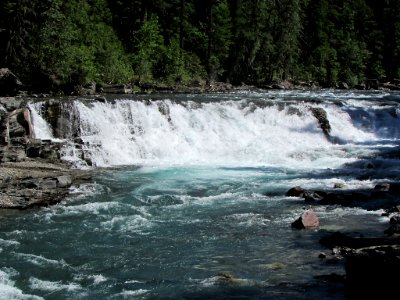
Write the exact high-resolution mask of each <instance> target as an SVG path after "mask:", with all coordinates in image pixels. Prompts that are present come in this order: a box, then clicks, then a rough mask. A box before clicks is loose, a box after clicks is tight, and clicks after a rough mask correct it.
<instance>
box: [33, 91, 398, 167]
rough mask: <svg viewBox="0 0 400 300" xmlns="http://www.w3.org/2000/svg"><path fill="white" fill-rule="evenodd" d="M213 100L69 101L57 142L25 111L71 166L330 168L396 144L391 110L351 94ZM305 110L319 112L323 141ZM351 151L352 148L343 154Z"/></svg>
mask: <svg viewBox="0 0 400 300" xmlns="http://www.w3.org/2000/svg"><path fill="white" fill-rule="evenodd" d="M278 95H280V94H278ZM289 95H290V94H289ZM317 95H318V94H317ZM281 96H282V95H281ZM215 97H218V95H212V96H210V97H209V98H205V99H202V98H201V96H199V99H193V96H191V97H188V99H187V100H185V101H182V100H179V101H178V100H176V99H174V98H173V97H172V98H168V97H165V98H164V99H157V100H153V99H151V98H150V99H146V100H138V99H116V100H112V101H109V102H104V103H103V102H96V101H87V100H86V101H85V100H83V99H82V100H79V99H78V100H72V101H69V102H68V103H66V104H62V105H61V110H62V109H64V110H65V111H67V112H68V114H67V117H68V118H69V120H67V121H66V123H69V126H66V127H64V128H63V131H62V132H61V133H60V129H58V135H59V136H54V130H53V131H52V128H51V126H50V125H49V124H48V122H46V121H45V118H44V117H43V103H40V102H38V103H32V104H31V105H30V109H31V111H32V116H33V123H34V130H35V136H36V137H37V138H39V139H49V138H50V139H51V138H64V139H65V140H66V141H67V145H66V146H65V147H64V148H63V158H64V159H66V160H69V161H72V162H75V163H76V165H79V166H84V165H87V164H88V163H89V164H90V165H92V166H97V167H108V166H118V165H208V166H216V165H220V166H223V165H231V166H279V167H288V168H304V169H307V168H320V167H325V168H331V167H336V166H338V165H342V164H344V163H347V162H352V161H354V159H355V156H354V153H355V152H357V151H360V149H361V151H363V150H362V146H371V145H373V144H379V141H381V140H387V139H396V138H398V137H399V136H400V132H399V128H400V126H399V125H400V122H399V118H398V114H399V111H400V110H399V109H398V108H397V107H392V106H391V107H388V106H381V105H379V103H376V104H375V103H374V104H371V102H369V101H368V99H364V98H362V99H361V100H360V99H357V98H356V97H355V95H353V94H349V95H345V96H342V98H338V97H337V96H335V98H332V99H330V98H329V94H328V95H325V97H328V100H325V101H315V98H317V97H316V95H315V94H307V95H303V97H305V98H304V99H305V100H303V101H299V100H296V101H293V100H292V99H291V98H290V97H289V98H288V97H286V98H282V97H281V98H276V97H277V96H276V95H275V96H274V97H272V96H270V95H269V96H268V95H264V97H260V95H259V94H256V95H252V94H251V93H250V95H247V96H246V97H244V96H243V95H241V94H240V93H239V94H232V95H231V96H230V97H229V94H223V95H222V96H220V98H219V99H220V100H216V98H215ZM254 97H257V99H256V100H254V99H253V98H254ZM310 99H311V100H310ZM329 99H330V100H329ZM338 99H339V100H340V101H341V102H337V100H338ZM311 108H322V109H323V110H325V111H326V113H327V119H328V120H329V123H330V126H331V132H330V137H331V138H330V139H327V137H326V136H325V135H324V133H323V131H322V129H321V128H320V125H319V123H318V120H317V119H316V118H315V117H314V116H313V114H312V112H311ZM76 120H79V121H78V122H76ZM77 135H79V138H80V140H79V142H80V145H77V143H76V136H77ZM353 145H358V148H357V149H356V148H355V147H350V148H351V149H350V148H349V146H353ZM364 148H365V147H364Z"/></svg>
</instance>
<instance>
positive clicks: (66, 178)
mask: <svg viewBox="0 0 400 300" xmlns="http://www.w3.org/2000/svg"><path fill="white" fill-rule="evenodd" d="M71 184H72V177H71V176H70V175H63V176H59V177H57V187H61V188H66V187H70V186H71Z"/></svg>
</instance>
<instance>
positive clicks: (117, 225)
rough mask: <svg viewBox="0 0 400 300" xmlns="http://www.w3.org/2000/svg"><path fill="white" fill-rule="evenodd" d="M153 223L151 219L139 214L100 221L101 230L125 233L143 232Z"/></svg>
mask: <svg viewBox="0 0 400 300" xmlns="http://www.w3.org/2000/svg"><path fill="white" fill-rule="evenodd" d="M153 225H154V224H153V223H152V222H151V221H149V220H148V219H146V218H144V217H142V216H140V215H133V216H116V217H113V218H112V219H111V220H109V221H105V222H101V223H100V226H101V229H102V230H105V231H111V232H115V231H117V232H125V233H129V232H135V233H143V232H144V230H146V229H149V228H151V227H153Z"/></svg>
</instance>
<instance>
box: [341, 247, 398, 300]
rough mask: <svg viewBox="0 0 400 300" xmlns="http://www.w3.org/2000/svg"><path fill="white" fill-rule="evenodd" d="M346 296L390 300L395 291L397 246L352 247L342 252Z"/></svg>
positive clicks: (396, 288) (396, 290)
mask: <svg viewBox="0 0 400 300" xmlns="http://www.w3.org/2000/svg"><path fill="white" fill-rule="evenodd" d="M345 269H346V282H345V286H346V291H347V295H348V298H349V299H386V298H387V299H391V298H393V297H396V296H395V295H396V294H398V272H399V270H400V245H382V246H375V247H366V248H362V249H358V250H352V251H350V252H349V253H348V254H347V255H346V264H345Z"/></svg>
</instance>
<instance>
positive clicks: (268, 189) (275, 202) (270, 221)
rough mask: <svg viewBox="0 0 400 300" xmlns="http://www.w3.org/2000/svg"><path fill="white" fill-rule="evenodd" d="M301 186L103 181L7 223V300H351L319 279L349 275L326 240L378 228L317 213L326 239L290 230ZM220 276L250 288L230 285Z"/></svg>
mask: <svg viewBox="0 0 400 300" xmlns="http://www.w3.org/2000/svg"><path fill="white" fill-rule="evenodd" d="M303 176H306V174H294V173H291V174H288V172H287V171H285V170H279V169H268V168H202V167H198V168H182V167H179V168H123V169H117V170H112V171H111V170H104V171H99V172H98V174H97V175H96V180H95V183H94V184H91V185H86V186H83V187H81V188H80V189H78V190H76V191H75V194H73V195H72V196H71V197H70V198H68V199H67V200H65V202H64V203H61V204H59V205H56V206H52V207H49V208H43V209H40V210H33V211H22V212H19V211H3V212H1V213H2V214H1V217H0V218H1V233H0V247H1V248H2V252H1V256H0V265H1V266H2V268H1V273H0V274H1V276H2V277H0V287H2V289H3V291H5V294H3V295H9V296H10V297H7V296H6V297H4V296H3V297H4V299H6V298H12V297H11V296H14V297H15V298H16V299H36V298H35V297H42V298H44V299H94V298H96V299H109V298H111V299H166V298H168V299H224V298H230V297H232V298H233V297H238V298H239V299H257V298H260V299H265V298H268V299H271V298H276V299H278V298H279V299H295V298H306V297H309V295H313V294H314V295H319V296H323V297H327V298H330V297H332V298H336V299H337V298H339V299H340V298H341V297H343V291H341V290H340V289H336V290H335V289H334V290H333V293H332V287H329V286H328V287H327V286H326V284H325V283H324V282H321V280H317V279H315V278H314V276H317V275H323V274H330V273H332V272H336V273H338V274H343V266H342V263H341V262H338V263H336V264H331V265H330V264H327V263H326V262H325V261H322V260H320V259H318V255H319V253H320V252H321V251H325V252H326V251H327V250H326V249H323V248H321V247H320V246H319V244H318V239H319V238H320V237H321V236H322V235H323V234H324V233H326V232H328V231H331V230H337V229H344V228H346V227H347V226H349V223H352V224H353V225H354V226H355V227H354V226H353V230H354V229H355V230H356V231H357V230H359V231H360V232H363V231H365V230H366V229H367V228H368V226H369V225H371V224H375V223H376V222H379V219H380V217H379V214H377V213H373V212H367V211H363V210H360V209H341V208H335V209H330V210H327V209H326V208H316V210H317V212H318V214H319V215H320V217H321V224H323V225H322V227H321V228H320V229H319V230H307V231H295V230H292V229H291V228H290V223H291V222H292V221H293V220H294V219H295V218H296V217H297V216H298V215H299V214H300V213H301V212H302V211H303V209H304V204H303V203H302V202H301V200H297V199H295V198H286V197H284V196H283V195H282V194H284V192H285V189H286V186H287V184H288V183H289V184H290V183H292V182H293V183H294V182H298V181H301V180H304V178H303V179H302V177H303ZM309 182H310V183H311V182H312V180H311V181H310V180H309ZM328 182H330V180H328ZM326 184H328V183H326ZM332 215H335V216H336V217H335V220H331V216H332ZM349 219H350V220H351V221H349ZM361 223H362V224H363V225H362V226H361V225H360V224H361ZM360 226H361V227H360ZM326 253H329V251H328V252H326ZM220 272H229V273H230V274H232V275H233V276H235V277H237V278H239V279H240V280H239V281H238V282H237V283H235V284H222V283H220V282H218V280H217V277H216V276H217V274H218V273H220ZM339 287H340V285H339ZM7 291H8V292H9V294H7ZM19 293H21V294H19ZM310 293H311V294H310ZM33 295H34V296H35V297H34V296H33ZM0 298H2V296H0ZM235 299H236V298H235Z"/></svg>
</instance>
